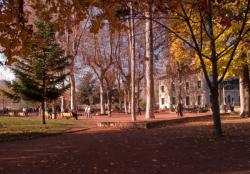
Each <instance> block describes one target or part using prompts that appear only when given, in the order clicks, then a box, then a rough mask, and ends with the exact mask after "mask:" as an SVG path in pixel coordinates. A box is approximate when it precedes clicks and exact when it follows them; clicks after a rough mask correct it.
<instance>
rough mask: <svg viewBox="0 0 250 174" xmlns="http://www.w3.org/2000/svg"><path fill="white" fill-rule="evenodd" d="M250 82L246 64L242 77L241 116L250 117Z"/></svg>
mask: <svg viewBox="0 0 250 174" xmlns="http://www.w3.org/2000/svg"><path fill="white" fill-rule="evenodd" d="M249 109H250V82H249V69H248V65H244V67H243V72H242V76H241V77H240V116H241V117H250V113H249Z"/></svg>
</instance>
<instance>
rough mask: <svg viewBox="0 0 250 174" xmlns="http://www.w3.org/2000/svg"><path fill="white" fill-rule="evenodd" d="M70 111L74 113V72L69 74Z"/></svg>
mask: <svg viewBox="0 0 250 174" xmlns="http://www.w3.org/2000/svg"><path fill="white" fill-rule="evenodd" d="M70 109H71V110H72V111H76V83H75V74H74V72H72V73H70Z"/></svg>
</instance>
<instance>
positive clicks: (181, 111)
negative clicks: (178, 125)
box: [177, 102, 183, 117]
mask: <svg viewBox="0 0 250 174" xmlns="http://www.w3.org/2000/svg"><path fill="white" fill-rule="evenodd" d="M177 115H178V116H181V117H182V116H183V106H182V103H181V102H180V103H178V105H177Z"/></svg>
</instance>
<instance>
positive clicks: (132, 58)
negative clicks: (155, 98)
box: [129, 2, 136, 121]
mask: <svg viewBox="0 0 250 174" xmlns="http://www.w3.org/2000/svg"><path fill="white" fill-rule="evenodd" d="M129 6H130V21H129V48H130V49H129V50H130V64H131V65H130V67H131V73H130V74H131V77H130V78H131V81H130V83H131V84H130V87H131V98H130V99H131V100H130V104H131V108H130V109H131V110H130V113H131V119H132V121H136V113H135V36H134V19H133V8H132V3H131V2H129Z"/></svg>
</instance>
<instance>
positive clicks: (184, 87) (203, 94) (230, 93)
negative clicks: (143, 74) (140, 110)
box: [158, 73, 240, 110]
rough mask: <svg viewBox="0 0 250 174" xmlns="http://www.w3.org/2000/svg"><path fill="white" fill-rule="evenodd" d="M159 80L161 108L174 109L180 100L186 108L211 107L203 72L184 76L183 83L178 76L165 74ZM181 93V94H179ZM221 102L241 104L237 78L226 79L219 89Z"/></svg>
mask: <svg viewBox="0 0 250 174" xmlns="http://www.w3.org/2000/svg"><path fill="white" fill-rule="evenodd" d="M158 82H159V109H160V110H165V109H173V108H175V107H176V105H177V104H178V101H179V96H180V101H181V102H182V103H183V106H184V107H185V108H190V109H191V108H194V107H201V108H204V107H210V106H211V102H210V92H209V88H208V86H207V83H206V80H205V78H204V76H203V74H202V73H196V74H192V75H189V76H188V77H183V79H182V81H181V83H180V82H179V81H178V79H177V78H175V77H174V78H169V77H168V76H163V77H161V78H159V79H158ZM179 93H180V95H179ZM219 95H220V103H221V104H232V103H233V104H234V105H239V101H240V100H239V83H237V79H229V80H227V81H224V82H223V83H222V85H221V87H220V91H219Z"/></svg>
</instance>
